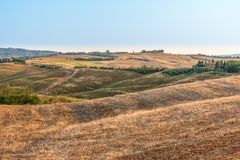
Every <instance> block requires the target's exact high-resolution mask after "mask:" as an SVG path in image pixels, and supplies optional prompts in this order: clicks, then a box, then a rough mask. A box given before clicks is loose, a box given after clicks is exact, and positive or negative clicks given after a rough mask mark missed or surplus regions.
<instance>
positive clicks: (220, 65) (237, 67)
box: [215, 61, 240, 73]
mask: <svg viewBox="0 0 240 160" xmlns="http://www.w3.org/2000/svg"><path fill="white" fill-rule="evenodd" d="M215 70H221V71H224V72H229V73H237V72H239V71H240V62H239V61H217V62H216V64H215Z"/></svg>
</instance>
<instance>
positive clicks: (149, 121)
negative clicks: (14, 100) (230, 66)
mask: <svg viewBox="0 0 240 160" xmlns="http://www.w3.org/2000/svg"><path fill="white" fill-rule="evenodd" d="M239 81H240V77H239V76H235V77H228V78H221V79H216V80H206V81H202V82H194V83H188V84H178V85H175V86H167V87H163V88H159V89H154V90H149V91H144V92H139V93H134V94H127V95H121V96H115V97H111V98H104V99H97V100H88V101H83V102H79V103H69V104H55V105H45V106H43V105H42V106H0V122H1V123H0V135H1V136H0V140H1V141H2V142H3V143H1V144H0V155H1V157H0V158H2V159H3V158H7V159H9V158H16V157H18V158H28V159H31V158H38V159H60V158H68V159H69V158H73V159H142V158H144V157H145V158H147V157H152V158H155V159H199V158H200V159H201V158H202V159H218V158H219V157H221V158H233V157H235V158H236V157H238V156H239V152H238V151H239V150H238V148H239V147H240V144H239V143H238V142H239V138H240V137H239V134H238V133H239V122H240V119H239V112H240V110H239V107H238V106H239V104H240V100H239V99H240V97H239V95H240V85H239V84H240V83H239Z"/></svg>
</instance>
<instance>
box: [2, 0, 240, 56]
mask: <svg viewBox="0 0 240 160" xmlns="http://www.w3.org/2000/svg"><path fill="white" fill-rule="evenodd" d="M239 6H240V1H239V0H1V1H0V47H20V48H29V49H52V50H56V51H90V50H92V51H93V50H106V49H110V50H114V51H125V50H127V51H132V50H142V49H165V50H167V52H173V53H207V54H227V53H229V54H232V53H240V20H239V17H240V9H239Z"/></svg>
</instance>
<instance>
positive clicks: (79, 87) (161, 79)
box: [53, 70, 229, 99]
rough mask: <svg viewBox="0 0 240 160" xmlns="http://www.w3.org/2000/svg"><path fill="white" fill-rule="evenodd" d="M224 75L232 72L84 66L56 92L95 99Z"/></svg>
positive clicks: (55, 90)
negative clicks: (146, 72) (140, 72)
mask: <svg viewBox="0 0 240 160" xmlns="http://www.w3.org/2000/svg"><path fill="white" fill-rule="evenodd" d="M224 76H229V75H228V74H215V73H213V72H209V73H202V74H191V75H188V74H183V75H179V76H168V75H164V74H161V73H155V74H150V75H138V74H136V73H132V72H122V71H117V72H116V71H101V70H87V71H86V70H84V71H81V73H80V74H79V76H77V77H75V78H73V80H69V81H68V82H66V83H65V84H64V85H61V86H60V85H59V86H56V87H55V88H54V89H53V93H54V92H56V93H58V94H61V93H65V94H64V95H66V96H70V97H75V98H81V99H84V98H86V99H95V98H102V97H111V96H114V95H119V94H125V93H132V92H138V91H144V90H149V89H154V88H159V87H164V86H170V85H176V84H180V83H189V82H194V81H202V80H206V79H214V78H220V77H224Z"/></svg>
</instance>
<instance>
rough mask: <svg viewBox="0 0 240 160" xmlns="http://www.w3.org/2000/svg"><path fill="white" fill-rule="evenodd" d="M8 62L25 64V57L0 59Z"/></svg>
mask: <svg viewBox="0 0 240 160" xmlns="http://www.w3.org/2000/svg"><path fill="white" fill-rule="evenodd" d="M9 62H14V63H17V64H25V63H26V62H25V59H23V58H13V57H12V58H2V59H0V63H9Z"/></svg>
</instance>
